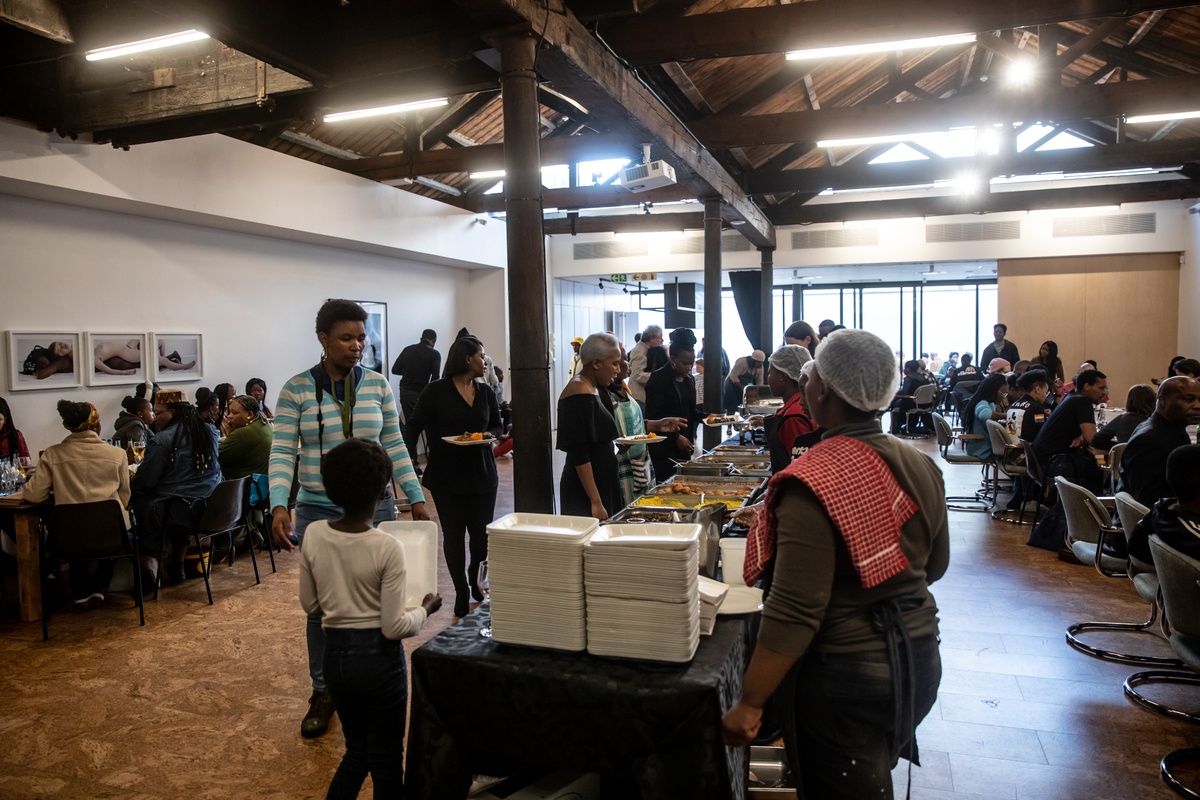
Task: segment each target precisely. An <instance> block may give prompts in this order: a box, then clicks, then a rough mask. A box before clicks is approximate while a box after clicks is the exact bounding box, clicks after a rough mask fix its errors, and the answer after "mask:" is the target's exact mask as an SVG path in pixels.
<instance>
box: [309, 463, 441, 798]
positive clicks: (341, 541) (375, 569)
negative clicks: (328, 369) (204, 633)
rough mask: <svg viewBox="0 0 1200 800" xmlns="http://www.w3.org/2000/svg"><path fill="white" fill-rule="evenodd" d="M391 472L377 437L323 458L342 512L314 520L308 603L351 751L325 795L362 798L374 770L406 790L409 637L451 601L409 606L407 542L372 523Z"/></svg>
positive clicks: (433, 599) (396, 791)
mask: <svg viewBox="0 0 1200 800" xmlns="http://www.w3.org/2000/svg"><path fill="white" fill-rule="evenodd" d="M391 477H392V461H391V458H389V457H388V454H387V452H386V451H385V450H384V449H383V447H381V446H380V445H379V444H378V443H377V442H371V441H368V440H366V439H348V440H346V441H345V442H342V443H341V444H339V445H338V446H337V447H335V448H333V449H332V450H330V451H329V452H328V453H326V454H325V457H324V458H323V459H322V460H321V480H322V482H323V483H324V486H325V492H326V494H327V495H328V496H329V499H330V501H331V502H333V503H335V504H337V505H338V506H339V507H340V508H341V509H342V516H341V517H339V518H337V519H333V520H328V521H326V520H318V521H314V522H312V523H310V524H309V526H308V530H307V531H306V532H305V536H304V547H302V548H301V550H300V604H301V605H302V606H303V607H304V611H305V612H306V613H308V614H310V615H312V614H317V613H320V614H322V622H321V625H322V627H323V628H324V630H325V682H326V685H327V687H328V690H329V693H330V694H331V695H332V696H333V702H334V706H335V707H336V709H337V713H338V716H339V717H341V720H342V732H343V733H344V734H345V736H346V754H345V755H344V756H343V757H342V763H341V764H340V765H339V766H338V769H337V773H336V774H335V775H334V776H333V781H332V782H331V783H330V784H329V792H328V794H327V795H326V798H328V799H330V800H332V799H335V798H356V797H358V792H359V789H361V788H362V784H363V780H364V779H365V778H366V777H367V773H368V772H369V773H370V774H371V780H372V782H373V783H374V787H375V796H376V797H401V796H402V794H403V784H404V728H405V722H406V714H407V706H408V677H407V667H406V665H405V661H404V648H403V647H402V646H401V644H400V640H401V639H403V638H404V637H407V636H412V635H413V634H415V633H416V632H417V631H419V630H420V629H421V626H422V625H423V624H424V623H425V619H426V617H427V616H428V615H429V614H433V613H434V612H436V611H437V610H438V609H439V608H441V605H442V599H441V598H440V597H438V596H437V595H433V594H427V595H425V598H424V599H423V600H422V601H421V606H420V607H419V608H414V609H413V610H411V611H406V610H405V608H404V597H405V564H404V550H403V549H402V548H401V546H400V542H399V541H397V540H396V539H395V538H393V537H391V536H389V535H388V534H386V533H384V532H382V531H380V530H378V529H377V528H375V527H373V526H372V522H373V517H374V516H375V510H376V508H377V506H378V505H379V501H380V499H381V498H382V497H383V493H384V490H385V488H386V487H387V485H388V482H389V481H390V480H391Z"/></svg>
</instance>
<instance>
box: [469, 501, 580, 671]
mask: <svg viewBox="0 0 1200 800" xmlns="http://www.w3.org/2000/svg"><path fill="white" fill-rule="evenodd" d="M596 527H597V523H596V520H594V519H592V518H590V517H558V516H554V515H552V514H509V515H508V516H505V517H501V518H500V519H498V520H496V521H495V522H493V523H492V524H491V525H488V583H489V584H490V586H491V591H490V593H489V597H490V605H491V613H492V638H493V639H495V640H496V641H498V642H506V643H508V644H523V645H530V646H533V647H548V648H551V649H554V650H571V651H579V650H583V649H584V648H586V647H587V614H586V610H585V606H584V595H583V548H584V545H585V544H586V543H587V540H588V538H589V537H590V536H591V535H592V533H593V532H595V530H596Z"/></svg>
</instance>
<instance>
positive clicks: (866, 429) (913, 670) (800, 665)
mask: <svg viewBox="0 0 1200 800" xmlns="http://www.w3.org/2000/svg"><path fill="white" fill-rule="evenodd" d="M806 371H807V373H808V382H807V384H806V385H805V390H804V394H805V408H807V410H808V412H809V413H810V414H811V415H812V417H813V419H814V420H815V421H816V422H817V423H818V424H821V425H824V426H826V427H827V428H828V432H827V433H826V434H825V437H824V438H823V439H822V440H821V442H820V444H817V445H816V446H814V447H812V448H811V449H809V450H808V452H806V453H805V454H804V455H802V456H801V457H800V458H798V459H796V461H794V462H792V464H791V465H790V466H788V467H787V469H785V470H784V471H783V472H780V473H778V474H777V475H775V476H774V477H773V478H771V482H770V484H769V485H768V489H767V499H766V503H765V509H764V511H763V513H762V514H760V515H759V520H758V522H756V523H755V525H754V527H753V528H752V529H751V532H750V536H749V537H748V540H747V545H746V560H745V567H744V570H743V577H744V578H745V579H746V582H747V583H749V584H751V585H753V584H754V583H755V582H756V581H757V580H758V579H759V578H760V577H763V576H764V575H766V574H768V573H769V574H771V575H772V583H771V591H770V593H769V594H768V595H767V597H766V599H765V601H764V606H763V612H762V624H761V626H760V628H759V632H758V637H757V642H756V645H755V649H754V654H753V656H752V657H751V660H750V665H749V667H748V669H747V670H746V675H745V680H744V682H743V686H742V691H741V697H740V699H739V700H738V702H737V703H736V704H735V705H734V707H733V708H732V709H730V710H729V712H728V713H727V714H726V715H725V718H724V720H723V727H724V733H725V742H726V744H728V745H731V746H742V745H745V744H748V743H749V742H750V741H752V740H753V739H754V737H755V735H756V734H757V733H758V729H759V726H760V723H761V719H762V709H763V705H764V704H765V703H766V702H767V700H768V699H770V698H771V696H772V694H774V701H773V707H774V709H775V711H776V713H777V714H778V715H779V719H780V723H781V726H782V728H783V734H784V744H785V747H786V750H787V754H788V758H789V761H790V762H791V765H792V768H793V774H798V775H799V776H800V779H801V781H802V782H803V786H802V788H803V793H802V794H803V796H805V797H823V798H844V799H845V800H858V799H859V798H863V797H877V798H882V799H883V800H890V798H891V797H892V772H891V771H892V768H893V767H894V766H895V765H896V763H897V761H898V759H899V757H900V756H901V755H903V756H904V757H906V758H908V759H909V760H910V761H911V762H916V761H917V747H916V741H915V731H916V727H917V725H918V724H919V723H920V722H921V720H922V719H924V717H925V715H926V714H927V713H928V712H929V709H930V708H931V707H932V706H933V703H934V700H935V699H936V697H937V689H938V684H939V683H940V681H941V671H942V670H941V659H940V656H939V654H938V641H937V637H938V620H937V606H936V604H935V602H934V598H933V595H932V594H930V591H929V584H931V583H933V582H934V581H936V580H938V579H939V578H941V577H942V575H943V574H944V573H945V571H946V567H947V565H948V564H949V561H950V545H949V529H948V527H947V524H946V497H945V485H944V483H943V481H942V474H941V471H940V470H938V468H937V465H936V464H934V463H933V461H932V460H931V459H930V458H929V457H928V456H926V455H925V454H924V453H921V452H919V451H918V450H916V449H915V448H913V447H911V446H909V445H908V444H907V443H905V442H902V441H900V440H897V439H895V438H894V437H891V436H887V435H885V434H884V433H883V431H882V430H880V427H879V422H878V419H877V415H878V412H879V410H880V409H882V408H883V407H885V406H886V405H887V404H888V401H889V400H890V399H891V397H892V395H893V394H895V391H896V385H897V383H898V376H897V374H896V367H895V362H894V360H893V355H892V350H891V348H890V347H889V346H888V345H887V344H886V343H885V342H884V341H883V340H882V339H880V338H879V337H878V336H875V335H874V334H871V333H868V332H866V331H857V330H842V331H837V332H835V333H833V334H831V335H830V336H828V337H827V338H825V339H824V340H822V342H821V346H820V348H818V350H817V355H816V359H815V360H814V361H813V362H811V363H810V364H809V365H808V366H807V367H806Z"/></svg>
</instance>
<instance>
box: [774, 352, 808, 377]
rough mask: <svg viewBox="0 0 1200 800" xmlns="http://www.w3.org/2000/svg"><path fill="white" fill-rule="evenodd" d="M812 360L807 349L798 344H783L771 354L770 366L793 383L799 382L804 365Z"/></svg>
mask: <svg viewBox="0 0 1200 800" xmlns="http://www.w3.org/2000/svg"><path fill="white" fill-rule="evenodd" d="M811 360H812V356H811V355H809V353H808V348H807V347H805V346H803V345H799V344H785V345H784V346H783V347H781V348H779V349H778V350H776V351H775V352H774V353H772V354H771V358H770V359H769V361H770V364H771V366H772V367H774V368H775V369H777V370H779V371H780V372H782V373H783V374H784V375H787V376H788V377H789V378H791V379H792V380H794V381H798V380H800V374H801V370H803V369H804V365H805V364H807V363H808V362H809V361H811Z"/></svg>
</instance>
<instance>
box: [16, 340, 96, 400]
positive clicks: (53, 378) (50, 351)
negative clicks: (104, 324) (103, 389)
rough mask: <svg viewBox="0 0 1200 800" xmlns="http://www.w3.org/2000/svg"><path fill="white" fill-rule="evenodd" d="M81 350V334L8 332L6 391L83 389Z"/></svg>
mask: <svg viewBox="0 0 1200 800" xmlns="http://www.w3.org/2000/svg"><path fill="white" fill-rule="evenodd" d="M82 348H83V334H81V333H79V332H78V331H72V332H65V331H64V332H56V331H49V332H45V333H38V332H32V331H9V332H8V388H9V389H11V390H12V391H14V392H24V391H28V390H31V389H66V388H70V387H74V386H82V385H83V375H82V370H81V369H80V367H79V359H80V357H81V356H82V355H83V354H84V352H83V349H82ZM85 362H86V359H85Z"/></svg>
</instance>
